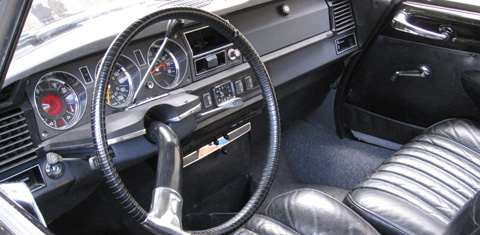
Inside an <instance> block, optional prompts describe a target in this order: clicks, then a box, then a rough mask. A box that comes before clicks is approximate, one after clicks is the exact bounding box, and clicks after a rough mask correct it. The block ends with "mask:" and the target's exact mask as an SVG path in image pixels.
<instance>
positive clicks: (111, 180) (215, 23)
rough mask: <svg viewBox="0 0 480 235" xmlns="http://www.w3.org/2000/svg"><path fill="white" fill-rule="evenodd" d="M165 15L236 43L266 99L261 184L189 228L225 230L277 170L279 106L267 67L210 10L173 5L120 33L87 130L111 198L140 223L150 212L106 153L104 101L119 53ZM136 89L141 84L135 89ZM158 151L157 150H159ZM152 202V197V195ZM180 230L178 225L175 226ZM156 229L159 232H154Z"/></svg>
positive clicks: (242, 219) (239, 221) (255, 201)
mask: <svg viewBox="0 0 480 235" xmlns="http://www.w3.org/2000/svg"><path fill="white" fill-rule="evenodd" d="M169 19H185V20H192V21H196V22H199V23H202V24H205V25H208V26H210V27H211V28H212V29H214V30H216V31H217V32H218V33H220V34H222V35H223V36H225V37H226V38H227V39H228V40H230V42H232V43H233V44H234V45H235V47H237V48H238V49H239V50H240V52H241V53H242V54H243V56H244V57H245V58H246V60H247V62H248V63H249V64H250V67H251V68H252V70H253V72H254V73H255V75H256V77H257V79H258V81H259V85H260V88H261V90H262V92H263V98H264V100H265V103H266V109H267V114H268V123H269V135H268V146H269V147H268V152H267V162H266V164H265V167H264V170H263V173H262V177H261V180H260V183H259V185H258V188H257V190H256V191H255V192H254V194H253V195H252V197H251V198H250V200H249V201H248V202H247V204H246V205H245V206H244V207H243V208H242V209H241V210H240V212H239V213H238V214H237V215H236V216H234V217H233V218H231V219H230V220H228V221H227V222H225V223H223V224H221V225H219V226H216V227H214V228H210V229H207V230H200V231H188V233H191V234H225V233H229V232H232V231H234V230H237V229H238V228H240V227H241V226H242V225H243V224H244V223H246V222H247V221H248V220H249V219H250V218H251V217H252V216H253V214H254V213H255V212H256V210H257V209H258V208H259V207H260V205H261V204H262V203H263V201H264V199H265V197H266V194H267V193H268V191H269V189H270V187H271V185H272V182H273V179H274V176H275V172H276V167H277V162H278V154H279V148H280V118H279V112H278V105H277V100H276V95H275V91H274V88H273V84H272V81H271V79H270V76H269V74H268V72H267V69H266V67H265V65H264V64H263V62H262V61H261V59H260V56H259V55H258V54H257V52H256V51H255V49H254V48H253V47H252V45H251V44H250V43H249V42H248V40H247V39H246V38H245V37H244V36H243V34H241V33H240V32H239V31H238V30H237V29H236V28H235V27H234V26H233V25H231V24H230V23H229V22H228V21H226V20H224V19H223V18H221V17H220V16H217V15H215V14H213V13H210V12H207V11H204V10H201V9H196V8H190V7H177V8H168V9H162V10H159V11H157V12H154V13H151V14H149V15H147V16H144V17H143V18H141V19H139V20H137V21H135V22H134V23H133V24H131V25H130V26H129V27H127V28H126V29H125V30H124V31H123V32H122V33H120V34H119V35H118V36H117V37H116V38H115V39H114V41H113V42H112V44H111V45H110V47H109V48H108V50H107V52H106V53H105V56H104V60H103V62H102V65H101V68H100V70H99V74H98V79H97V80H96V81H95V87H94V97H93V102H92V111H91V112H92V113H91V115H92V119H91V126H92V133H93V141H94V145H95V150H96V153H97V156H98V158H99V161H100V166H101V170H102V172H103V177H104V178H105V180H106V183H107V185H108V186H109V188H110V189H111V190H112V193H113V195H114V197H115V198H116V199H117V201H118V202H119V203H120V204H121V205H122V207H123V208H124V209H125V210H126V211H127V213H128V214H130V215H131V216H132V218H133V219H134V220H136V221H137V222H139V223H141V224H143V223H145V221H147V220H148V217H149V214H148V213H147V212H146V211H145V210H144V209H143V208H142V207H141V206H140V205H139V204H138V203H137V202H136V201H135V199H134V198H133V197H132V196H131V194H130V193H129V192H128V190H127V189H126V187H125V185H124V184H123V182H122V180H121V178H120V176H119V174H118V171H117V170H116V168H115V166H114V163H113V161H112V158H111V156H110V153H109V151H108V144H107V135H106V126H105V99H106V89H107V84H108V80H109V78H110V75H111V72H112V70H113V67H114V65H115V63H116V61H117V59H118V58H119V57H120V55H121V53H122V51H123V50H124V49H125V48H126V46H127V45H128V44H129V43H130V42H131V41H132V39H133V38H134V37H135V36H136V35H138V34H139V33H140V32H141V31H143V30H144V29H145V28H147V27H149V26H151V25H153V24H155V23H158V22H162V21H166V20H169ZM139 89H140V88H139ZM159 151H160V150H159ZM152 201H153V199H152ZM180 229H181V231H183V229H182V228H180ZM153 232H157V233H158V232H160V231H153Z"/></svg>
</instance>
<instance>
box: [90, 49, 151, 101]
mask: <svg viewBox="0 0 480 235" xmlns="http://www.w3.org/2000/svg"><path fill="white" fill-rule="evenodd" d="M120 58H123V59H127V60H128V61H129V62H130V63H131V64H132V65H135V68H136V69H137V72H138V74H139V75H140V76H139V77H138V78H135V77H132V75H131V71H129V70H128V69H127V68H126V67H127V66H125V65H124V64H121V62H120V61H121V60H120ZM102 61H103V58H102V59H101V60H100V61H98V63H97V66H96V67H95V79H98V77H97V76H98V72H99V71H98V69H99V68H100V65H101V64H102ZM116 65H119V66H120V68H122V69H124V71H123V72H124V73H125V74H126V76H127V78H128V89H129V91H128V97H127V99H126V101H125V102H124V103H123V104H121V105H111V104H108V103H105V104H107V105H108V106H110V107H112V108H115V109H121V108H125V107H128V106H129V105H130V104H132V101H133V95H134V94H135V90H136V89H135V84H134V83H135V81H134V80H138V82H137V84H138V83H140V77H141V76H142V73H141V71H140V68H139V67H138V65H137V64H135V62H134V61H133V60H132V59H130V58H129V57H128V56H126V55H123V54H122V55H120V57H119V59H117V63H116ZM112 73H113V71H112ZM108 80H109V82H110V78H109V79H108Z"/></svg>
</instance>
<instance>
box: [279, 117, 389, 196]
mask: <svg viewBox="0 0 480 235" xmlns="http://www.w3.org/2000/svg"><path fill="white" fill-rule="evenodd" d="M282 134H283V136H282V148H281V150H282V153H283V154H285V156H286V160H287V164H288V167H289V169H290V174H291V177H292V178H295V179H296V180H298V181H300V182H303V183H306V184H320V185H327V186H332V187H337V188H341V189H347V190H349V189H351V188H352V187H354V186H355V185H356V184H358V183H359V182H361V181H362V180H363V179H364V178H365V177H367V176H368V175H369V174H370V173H371V172H372V171H373V170H375V169H376V168H377V167H378V166H379V165H380V164H381V163H382V162H383V161H384V160H385V159H387V158H388V157H389V156H390V155H392V154H393V151H392V150H388V149H385V148H381V147H377V146H373V145H370V144H366V143H363V142H359V141H354V140H350V139H339V138H338V137H337V136H336V135H334V134H332V133H329V132H328V131H326V130H324V129H323V128H322V127H321V126H315V125H312V124H309V123H307V122H305V121H297V122H296V123H295V124H292V126H290V127H289V128H288V129H287V130H285V131H284V132H283V133H282Z"/></svg>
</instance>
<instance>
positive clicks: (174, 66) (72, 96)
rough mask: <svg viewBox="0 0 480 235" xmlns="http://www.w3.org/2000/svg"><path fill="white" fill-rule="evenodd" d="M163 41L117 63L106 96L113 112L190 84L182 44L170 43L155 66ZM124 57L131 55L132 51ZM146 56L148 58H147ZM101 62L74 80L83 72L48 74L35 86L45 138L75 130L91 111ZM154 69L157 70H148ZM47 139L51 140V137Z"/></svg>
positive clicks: (40, 123)
mask: <svg viewBox="0 0 480 235" xmlns="http://www.w3.org/2000/svg"><path fill="white" fill-rule="evenodd" d="M163 40H164V39H158V40H154V41H153V42H152V43H149V44H147V45H145V46H140V48H141V49H143V50H144V53H142V52H141V51H142V50H141V49H139V50H137V51H135V52H131V53H130V54H129V55H131V56H130V57H129V56H127V55H126V54H122V55H121V56H120V57H119V58H118V60H117V62H116V64H115V65H114V67H113V71H112V73H111V75H110V78H109V81H108V85H107V91H106V94H107V95H106V99H105V103H106V105H108V106H109V107H110V109H109V110H110V112H118V111H122V110H124V109H128V108H130V107H133V106H135V105H137V104H139V103H142V102H145V100H147V99H152V98H155V96H161V95H162V94H165V93H167V92H168V91H169V90H172V89H175V88H178V87H180V86H182V85H184V84H185V83H182V82H183V81H184V80H185V77H186V74H187V73H188V72H189V71H190V70H189V68H188V64H189V63H188V61H189V59H188V56H187V52H186V50H185V49H184V48H183V47H182V46H181V45H180V43H178V42H175V41H173V40H168V41H167V43H166V46H165V49H164V50H163V52H162V53H161V55H160V56H159V58H158V59H157V60H156V61H153V59H154V55H155V54H156V53H157V52H158V50H159V47H160V45H161V44H162V43H163ZM124 53H129V51H128V49H127V50H126V52H124ZM144 54H145V55H147V56H146V57H143V55H144ZM132 57H133V58H132ZM90 60H91V59H90ZM102 61H103V59H98V61H97V60H95V62H94V66H91V67H90V68H89V66H83V67H81V68H80V69H79V71H80V74H78V73H77V75H80V76H75V75H74V73H75V72H76V71H72V70H76V69H78V67H76V68H74V69H71V70H66V69H64V68H61V70H64V71H55V72H48V73H46V74H44V75H41V77H40V79H38V80H37V81H36V83H35V87H34V89H33V91H31V93H33V95H32V94H29V96H30V97H31V99H32V103H33V104H34V109H35V110H36V113H37V115H38V117H39V119H41V122H38V123H39V125H41V126H44V127H40V129H41V130H42V129H45V131H43V133H47V134H48V133H49V132H50V133H58V131H64V130H67V129H70V128H72V127H73V126H75V125H77V124H78V123H79V121H80V120H82V117H83V116H84V114H85V112H86V110H88V109H89V108H88V104H89V103H90V102H89V101H90V100H88V99H91V98H92V95H91V94H90V93H89V92H88V91H90V92H92V91H93V85H94V82H93V79H92V78H95V79H97V76H98V72H99V70H100V66H101V64H102ZM152 63H153V65H152ZM150 67H151V68H152V69H151V71H148V68H150ZM66 71H69V72H66ZM90 71H94V72H95V74H94V76H91V75H90ZM70 72H71V73H70ZM82 78H83V79H82ZM136 96H138V97H136ZM85 120H88V118H86V119H85ZM83 122H86V121H82V123H83ZM45 127H46V128H45ZM42 137H44V138H46V137H47V135H46V134H45V135H42Z"/></svg>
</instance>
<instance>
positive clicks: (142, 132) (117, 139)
mask: <svg viewBox="0 0 480 235" xmlns="http://www.w3.org/2000/svg"><path fill="white" fill-rule="evenodd" d="M146 133H147V131H146V130H145V129H141V130H138V131H135V132H132V133H129V134H126V135H122V136H119V137H115V138H111V139H108V140H107V143H108V144H109V145H112V144H116V143H120V142H123V141H126V140H129V139H133V138H135V137H138V136H142V135H145V134H146Z"/></svg>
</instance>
